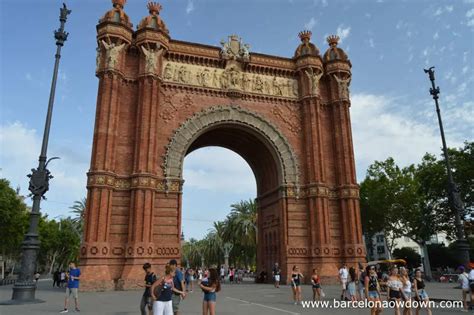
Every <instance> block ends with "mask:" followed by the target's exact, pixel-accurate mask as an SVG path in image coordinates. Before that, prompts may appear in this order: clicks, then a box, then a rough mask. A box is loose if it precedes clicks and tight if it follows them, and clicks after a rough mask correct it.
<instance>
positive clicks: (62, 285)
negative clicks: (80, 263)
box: [59, 270, 66, 288]
mask: <svg viewBox="0 0 474 315" xmlns="http://www.w3.org/2000/svg"><path fill="white" fill-rule="evenodd" d="M59 281H60V283H59V287H61V288H62V287H64V284H65V283H66V272H65V271H64V270H63V271H61V274H60V280H59Z"/></svg>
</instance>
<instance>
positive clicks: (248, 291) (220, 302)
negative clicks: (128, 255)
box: [0, 280, 461, 315]
mask: <svg viewBox="0 0 474 315" xmlns="http://www.w3.org/2000/svg"><path fill="white" fill-rule="evenodd" d="M51 284H52V282H51V281H49V280H43V281H40V283H39V288H38V291H37V294H36V296H37V298H39V299H42V300H44V301H45V303H41V304H34V305H21V306H0V315H17V314H21V315H29V314H35V315H36V314H37V315H42V314H58V313H59V311H60V310H61V309H62V307H63V298H64V289H59V288H52V287H51ZM453 287H454V285H453V284H439V283H430V284H429V285H428V292H429V293H430V295H431V296H432V297H435V298H442V299H448V300H457V299H458V298H459V296H460V290H459V289H454V288H453ZM324 290H325V292H326V294H327V296H326V299H327V300H332V299H334V298H337V297H338V295H339V293H340V292H339V287H338V286H326V287H325V288H324ZM141 294H142V291H115V292H81V294H80V303H81V314H107V315H108V314H110V315H112V314H114V315H129V314H140V312H139V309H138V304H139V301H140V297H141ZM10 297H11V286H3V287H0V300H2V301H4V300H8V299H9V298H10ZM303 299H308V300H309V299H311V287H310V286H307V285H304V286H303ZM201 301H202V293H201V290H200V289H199V290H195V291H194V292H193V293H189V295H188V296H187V297H186V299H185V300H184V301H183V302H182V305H181V309H182V314H184V315H185V314H201ZM70 309H73V304H71V306H70ZM348 311H350V313H351V314H369V310H368V309H359V310H352V309H351V310H347V309H337V310H336V309H303V307H302V306H300V305H293V303H292V300H291V291H290V288H289V286H281V287H280V289H275V288H274V287H273V286H272V285H265V284H251V283H248V284H240V285H228V284H224V285H223V287H222V291H221V292H220V293H219V294H218V299H217V314H251V315H253V314H255V315H257V314H258V315H260V314H261V315H273V314H282V315H284V314H347V312H348ZM70 313H74V312H72V311H70ZM383 313H384V314H393V313H394V312H393V311H392V310H385V311H384V312H383ZM460 313H461V311H460V309H444V310H439V309H435V310H433V314H460ZM422 314H425V313H424V312H423V313H422Z"/></svg>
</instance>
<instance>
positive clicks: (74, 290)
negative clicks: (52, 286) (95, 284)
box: [60, 262, 81, 313]
mask: <svg viewBox="0 0 474 315" xmlns="http://www.w3.org/2000/svg"><path fill="white" fill-rule="evenodd" d="M68 274H69V276H68V280H67V286H66V297H65V299H64V309H63V310H62V311H61V312H60V313H67V312H68V307H69V297H70V296H71V295H72V296H73V298H74V304H75V310H76V312H80V310H79V293H78V291H79V279H80V277H81V270H80V269H79V268H77V267H76V264H75V263H74V262H71V263H69V272H68Z"/></svg>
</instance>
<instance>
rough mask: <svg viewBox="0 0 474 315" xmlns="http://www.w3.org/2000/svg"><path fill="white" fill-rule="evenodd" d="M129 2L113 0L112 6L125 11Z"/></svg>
mask: <svg viewBox="0 0 474 315" xmlns="http://www.w3.org/2000/svg"><path fill="white" fill-rule="evenodd" d="M126 2H127V0H112V5H113V6H114V8H119V9H123V7H124V6H125V3H126Z"/></svg>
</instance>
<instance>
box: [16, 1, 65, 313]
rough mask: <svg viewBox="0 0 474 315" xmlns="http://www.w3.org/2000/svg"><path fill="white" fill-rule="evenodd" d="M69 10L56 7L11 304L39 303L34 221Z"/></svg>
mask: <svg viewBox="0 0 474 315" xmlns="http://www.w3.org/2000/svg"><path fill="white" fill-rule="evenodd" d="M70 13H71V10H68V9H67V7H66V4H63V7H62V8H61V9H60V14H59V21H60V22H61V25H60V27H59V29H58V30H57V31H55V32H54V38H55V39H56V46H57V49H56V55H55V59H56V60H55V63H54V71H53V80H52V82H51V91H50V94H49V103H48V112H47V114H46V122H45V127H44V134H43V143H42V146H41V153H40V156H39V163H38V168H36V169H32V170H31V172H32V173H31V174H30V175H28V177H29V178H30V185H29V190H30V192H31V195H32V196H33V206H32V209H31V213H30V225H29V228H28V232H27V233H26V235H25V239H24V241H23V243H22V246H21V250H22V257H21V269H20V274H19V276H18V280H17V281H16V282H15V285H14V286H13V294H12V301H11V304H24V303H37V302H42V301H40V300H37V299H35V292H36V283H35V281H34V280H33V275H34V274H35V272H36V263H37V256H38V250H39V245H40V241H39V238H38V223H39V219H40V216H41V214H40V203H41V199H43V198H44V194H45V193H46V192H47V191H48V189H49V180H50V179H51V178H52V177H53V176H51V173H50V172H49V170H48V169H47V166H48V163H49V162H50V161H51V160H53V159H55V158H52V159H49V160H47V151H48V140H49V131H50V127H51V117H52V114H53V104H54V95H55V92H56V81H57V77H58V68H59V60H60V58H61V47H62V46H63V45H64V42H65V41H66V40H67V37H68V33H67V32H65V31H64V25H65V24H66V20H67V16H68V15H69V14H70Z"/></svg>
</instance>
